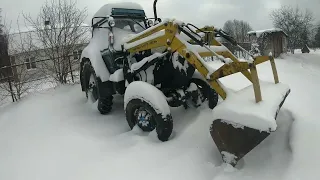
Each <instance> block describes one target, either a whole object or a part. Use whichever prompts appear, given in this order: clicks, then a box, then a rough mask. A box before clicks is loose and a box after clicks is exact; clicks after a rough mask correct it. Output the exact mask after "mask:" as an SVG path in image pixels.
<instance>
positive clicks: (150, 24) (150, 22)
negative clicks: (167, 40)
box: [147, 19, 153, 27]
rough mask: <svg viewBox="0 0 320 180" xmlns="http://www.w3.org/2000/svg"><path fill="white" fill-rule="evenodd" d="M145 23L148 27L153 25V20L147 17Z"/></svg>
mask: <svg viewBox="0 0 320 180" xmlns="http://www.w3.org/2000/svg"><path fill="white" fill-rule="evenodd" d="M147 23H148V26H149V27H151V26H153V21H152V20H151V19H149V20H148V22H147Z"/></svg>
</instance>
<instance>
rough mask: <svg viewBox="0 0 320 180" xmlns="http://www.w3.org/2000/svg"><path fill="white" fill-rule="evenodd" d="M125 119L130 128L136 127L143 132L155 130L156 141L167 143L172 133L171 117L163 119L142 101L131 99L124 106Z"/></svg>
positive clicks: (167, 116)
mask: <svg viewBox="0 0 320 180" xmlns="http://www.w3.org/2000/svg"><path fill="white" fill-rule="evenodd" d="M125 111H126V119H127V121H128V124H129V126H130V128H131V129H132V128H133V127H134V126H135V125H138V126H139V127H140V128H141V129H142V130H143V131H146V132H150V131H153V130H154V129H156V132H157V134H158V139H159V140H161V141H167V140H168V139H169V137H170V135H171V133H172V129H173V122H172V117H171V115H170V114H169V115H166V116H165V117H163V115H161V114H160V113H157V112H156V110H155V108H154V107H152V106H151V105H150V104H149V103H147V102H146V101H144V100H142V99H138V98H137V99H132V100H130V101H129V102H128V104H127V106H126V110H125Z"/></svg>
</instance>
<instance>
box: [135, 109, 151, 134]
mask: <svg viewBox="0 0 320 180" xmlns="http://www.w3.org/2000/svg"><path fill="white" fill-rule="evenodd" d="M134 117H135V120H136V123H137V124H138V126H139V127H140V128H141V129H142V130H144V131H153V130H154V129H155V127H156V123H155V121H154V117H153V115H152V114H151V113H150V112H149V111H148V110H147V109H146V108H144V107H139V108H137V109H136V110H135V112H134Z"/></svg>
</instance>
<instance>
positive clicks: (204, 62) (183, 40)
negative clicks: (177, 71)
mask: <svg viewBox="0 0 320 180" xmlns="http://www.w3.org/2000/svg"><path fill="white" fill-rule="evenodd" d="M175 37H176V38H177V39H179V40H180V41H181V42H182V43H183V44H184V45H185V46H186V47H187V49H186V51H191V52H192V53H193V54H194V55H195V56H197V58H198V59H199V60H200V62H201V63H202V64H203V65H204V66H205V68H206V69H207V70H208V74H207V78H208V79H209V78H210V75H211V74H212V73H213V72H214V71H215V70H216V69H214V68H212V67H211V66H208V65H207V63H206V61H205V60H204V59H203V58H202V57H201V56H200V55H199V53H198V52H197V50H198V49H197V46H194V45H192V44H190V43H188V42H187V41H186V40H185V39H184V38H183V36H181V35H180V34H176V35H175Z"/></svg>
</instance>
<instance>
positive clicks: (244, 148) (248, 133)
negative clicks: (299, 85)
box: [210, 89, 290, 166]
mask: <svg viewBox="0 0 320 180" xmlns="http://www.w3.org/2000/svg"><path fill="white" fill-rule="evenodd" d="M289 93H290V89H289V90H287V91H286V92H284V93H283V96H282V100H281V101H280V103H279V106H278V109H275V110H274V111H273V112H274V117H275V118H274V119H276V118H277V115H278V112H279V110H280V108H281V107H282V105H283V103H284V101H285V99H286V98H287V96H288V94H289ZM271 132H272V131H261V130H258V129H254V128H250V127H247V126H241V127H239V126H236V125H235V124H233V123H230V121H228V120H227V119H216V120H214V121H213V123H212V125H211V127H210V134H211V136H212V139H213V141H214V142H215V144H216V146H217V148H218V150H219V151H220V154H221V156H222V160H223V162H225V163H228V164H230V165H232V166H236V164H237V162H238V161H239V160H240V159H241V158H243V157H244V156H245V155H246V154H248V153H249V152H250V151H251V150H252V149H254V148H255V147H256V146H258V145H259V144H260V143H261V142H262V141H263V140H264V139H266V138H267V137H268V136H269V135H270V133H271Z"/></svg>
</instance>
